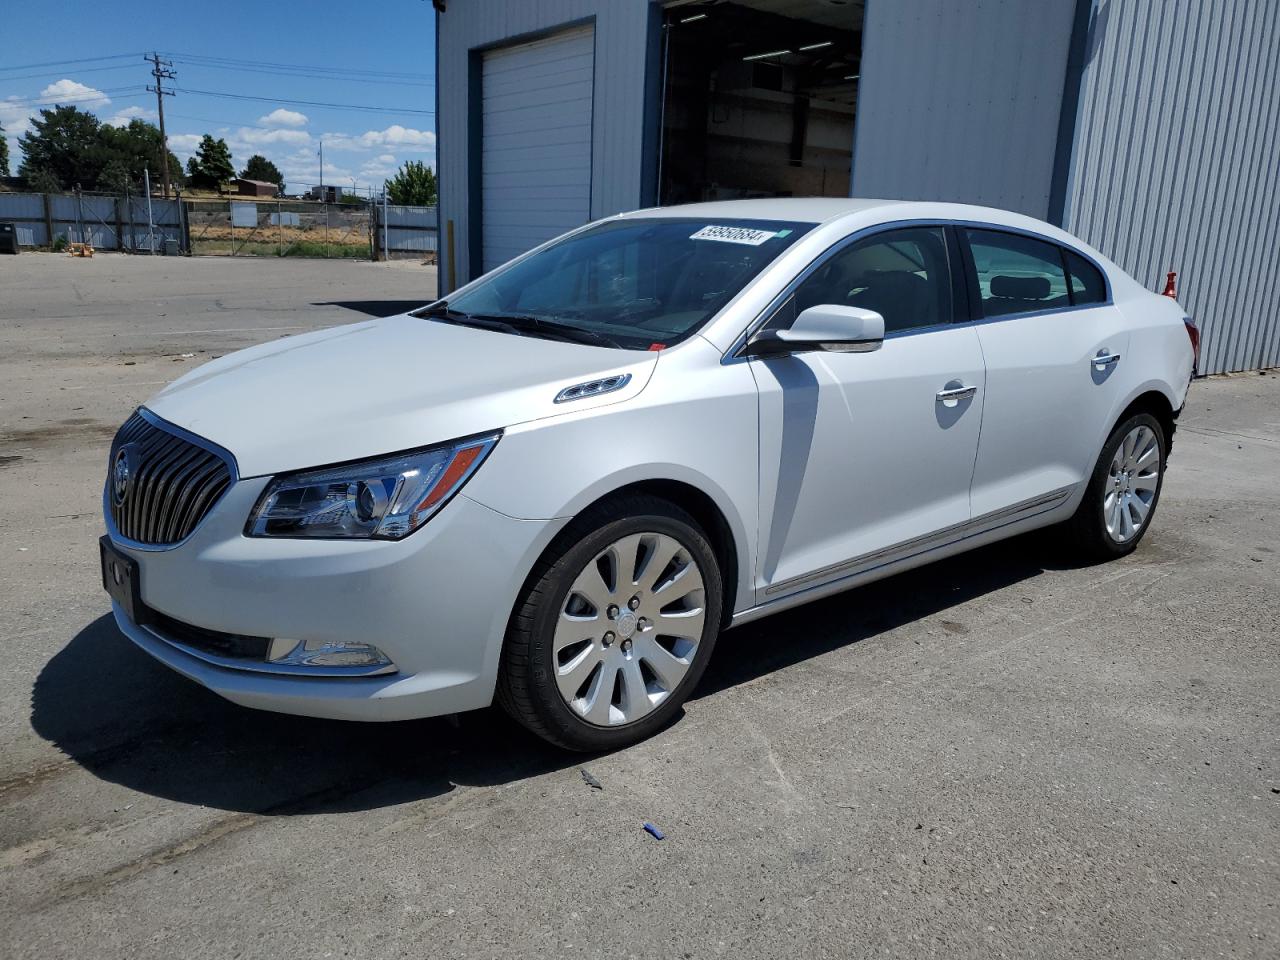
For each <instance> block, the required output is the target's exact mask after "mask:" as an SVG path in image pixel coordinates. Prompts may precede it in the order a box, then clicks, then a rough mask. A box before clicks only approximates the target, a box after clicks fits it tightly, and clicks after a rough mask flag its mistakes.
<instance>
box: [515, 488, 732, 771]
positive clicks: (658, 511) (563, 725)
mask: <svg viewBox="0 0 1280 960" xmlns="http://www.w3.org/2000/svg"><path fill="white" fill-rule="evenodd" d="M723 597H724V588H723V584H722V582H721V578H720V569H719V565H718V563H717V562H716V556H715V552H714V551H713V550H712V548H711V545H710V543H709V541H708V539H707V536H706V534H705V533H704V532H703V531H702V529H701V528H700V527H699V526H698V524H697V522H696V521H695V520H694V519H693V518H692V517H691V516H689V514H687V513H686V512H685V511H684V510H682V509H680V508H679V507H678V506H676V505H675V504H672V503H670V502H668V501H666V500H662V499H659V498H657V497H651V496H644V495H635V496H629V497H625V498H621V499H618V500H614V501H611V502H609V503H606V504H603V505H601V506H599V507H594V508H592V509H591V510H589V511H588V512H587V513H584V514H583V515H582V516H581V517H579V518H578V519H577V520H575V521H574V522H573V523H572V524H571V525H570V526H569V528H567V529H566V531H565V532H564V534H562V535H561V536H560V537H558V538H557V540H556V542H555V543H554V544H553V546H552V547H551V548H550V549H549V550H548V552H547V554H546V555H544V557H543V558H542V559H541V560H540V561H539V563H538V565H537V567H536V568H535V569H534V571H533V573H532V574H531V575H530V578H529V583H528V585H527V586H526V589H525V592H524V594H523V595H522V597H521V599H520V601H519V603H518V604H517V606H516V609H515V612H514V613H513V615H512V617H511V622H510V625H509V627H508V629H507V636H506V640H505V643H504V645H503V653H502V662H501V665H500V668H499V675H498V702H499V703H501V704H502V707H503V708H504V709H505V710H506V711H507V712H508V713H509V714H511V716H512V717H513V718H515V720H517V721H518V722H519V723H521V724H523V725H524V726H525V727H527V728H528V729H529V730H531V731H532V732H534V733H536V734H537V735H538V736H540V737H543V738H544V739H546V740H549V741H550V742H552V743H554V744H556V745H557V746H560V747H563V748H565V749H569V750H581V751H599V750H612V749H617V748H619V747H623V746H627V745H629V744H632V743H635V742H637V741H640V740H643V739H644V738H646V737H648V736H650V735H651V734H653V733H654V732H656V731H657V730H659V729H661V728H662V727H663V726H665V725H666V724H667V723H668V722H670V720H671V719H672V718H673V717H674V716H675V714H676V713H677V711H679V709H680V707H681V705H682V704H683V703H684V701H685V700H686V699H687V698H688V696H689V694H690V692H692V690H693V688H694V687H695V686H696V685H697V683H698V680H699V678H700V677H701V676H702V672H703V671H704V670H705V669H706V665H707V661H708V660H709V659H710V657H711V651H712V648H713V647H714V645H715V641H716V637H717V635H718V634H719V632H720V613H721V610H722V609H723Z"/></svg>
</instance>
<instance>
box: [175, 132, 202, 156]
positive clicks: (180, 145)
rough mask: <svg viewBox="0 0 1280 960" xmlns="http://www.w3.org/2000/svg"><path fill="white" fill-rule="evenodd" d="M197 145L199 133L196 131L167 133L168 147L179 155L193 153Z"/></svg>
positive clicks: (198, 143)
mask: <svg viewBox="0 0 1280 960" xmlns="http://www.w3.org/2000/svg"><path fill="white" fill-rule="evenodd" d="M198 146H200V134H198V133H171V134H169V149H170V150H172V151H173V152H174V153H176V154H178V155H179V156H184V157H185V156H188V155H190V154H193V153H195V152H196V147H198Z"/></svg>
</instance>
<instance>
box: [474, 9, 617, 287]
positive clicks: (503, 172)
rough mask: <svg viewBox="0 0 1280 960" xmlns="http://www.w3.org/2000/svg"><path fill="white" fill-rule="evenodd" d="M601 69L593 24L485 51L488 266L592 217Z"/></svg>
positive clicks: (484, 208)
mask: <svg viewBox="0 0 1280 960" xmlns="http://www.w3.org/2000/svg"><path fill="white" fill-rule="evenodd" d="M594 70H595V38H594V34H593V30H592V28H591V27H589V26H588V27H582V28H575V29H573V30H567V31H565V32H563V33H557V34H555V35H553V36H550V37H546V38H544V39H542V40H536V41H534V42H533V43H525V44H521V45H519V46H515V47H504V48H502V49H500V50H494V51H491V52H489V53H486V54H485V56H484V72H483V74H482V77H481V94H482V99H483V108H484V112H483V117H484V123H483V128H482V136H483V144H482V148H481V149H482V151H483V152H482V154H481V171H482V178H481V194H480V196H481V216H482V222H481V235H482V239H483V247H484V269H485V270H492V269H493V268H494V267H496V266H498V265H499V264H502V263H505V262H506V261H507V260H510V259H511V258H512V257H514V256H516V255H518V254H521V253H524V252H525V251H526V250H528V249H529V248H530V247H534V246H537V245H538V244H539V243H542V242H543V241H544V240H548V239H550V238H551V237H554V236H556V235H557V234H560V233H564V232H565V231H566V230H569V229H572V228H573V227H578V226H581V225H582V224H584V223H586V222H587V220H589V219H590V218H591V91H592V82H593V81H592V75H593V72H594Z"/></svg>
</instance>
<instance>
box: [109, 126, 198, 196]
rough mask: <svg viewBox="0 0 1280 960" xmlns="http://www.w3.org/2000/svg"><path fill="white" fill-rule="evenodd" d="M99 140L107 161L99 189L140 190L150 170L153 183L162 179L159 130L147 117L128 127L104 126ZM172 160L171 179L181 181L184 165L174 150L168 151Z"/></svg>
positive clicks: (169, 161)
mask: <svg viewBox="0 0 1280 960" xmlns="http://www.w3.org/2000/svg"><path fill="white" fill-rule="evenodd" d="M98 136H99V140H100V141H101V149H102V151H103V154H104V158H105V163H104V164H103V167H102V172H101V174H99V176H98V183H97V188H98V189H99V190H110V191H112V192H115V193H122V192H123V191H124V190H125V189H126V188H128V189H130V190H133V191H138V190H140V189H141V188H142V185H143V182H144V179H145V178H144V176H143V174H144V172H145V171H146V170H150V172H151V183H152V186H155V185H156V184H158V183H159V182H160V181H161V179H162V173H161V171H160V169H159V161H160V152H161V149H160V129H159V128H158V127H156V126H155V125H154V124H150V123H147V121H145V120H137V119H134V120H131V121H129V123H128V125H127V126H123V127H112V126H108V125H105V124H104V125H103V126H102V127H101V128H100V129H99V133H98ZM165 153H166V159H167V160H168V163H169V179H170V180H172V181H173V182H175V183H177V184H179V185H181V184H182V180H183V177H182V164H181V163H179V162H178V158H177V157H176V156H174V155H173V153H172V151H166V152H165Z"/></svg>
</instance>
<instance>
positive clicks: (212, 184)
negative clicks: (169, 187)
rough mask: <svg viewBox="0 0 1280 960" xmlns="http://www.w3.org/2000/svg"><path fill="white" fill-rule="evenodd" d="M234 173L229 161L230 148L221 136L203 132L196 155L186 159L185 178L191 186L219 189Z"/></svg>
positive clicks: (234, 170) (234, 169)
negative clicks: (216, 136) (212, 135)
mask: <svg viewBox="0 0 1280 960" xmlns="http://www.w3.org/2000/svg"><path fill="white" fill-rule="evenodd" d="M235 175H236V168H235V167H234V166H233V165H232V163H231V148H230V147H228V146H227V141H225V140H223V139H222V138H221V137H219V138H218V139H216V140H215V139H214V138H213V137H211V136H209V134H207V133H206V134H205V135H204V136H203V137H201V138H200V146H198V147H196V155H195V156H194V157H192V158H191V159H190V160H188V161H187V179H188V180H190V182H191V185H192V186H193V187H202V188H204V189H206V190H220V189H221V188H222V185H223V184H224V183H226V182H227V181H228V180H230V179H231V178H232V177H234V176H235Z"/></svg>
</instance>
